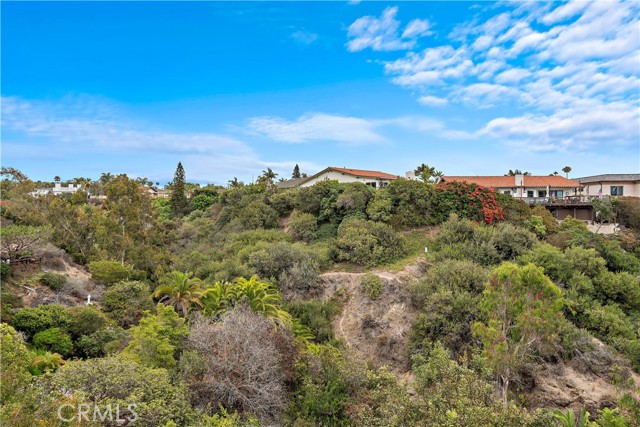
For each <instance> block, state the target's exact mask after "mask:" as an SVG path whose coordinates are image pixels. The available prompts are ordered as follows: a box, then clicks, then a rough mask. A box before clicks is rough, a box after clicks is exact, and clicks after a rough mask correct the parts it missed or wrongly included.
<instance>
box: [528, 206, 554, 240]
mask: <svg viewBox="0 0 640 427" xmlns="http://www.w3.org/2000/svg"><path fill="white" fill-rule="evenodd" d="M533 216H537V217H540V219H542V224H543V225H544V228H545V234H555V233H557V232H558V220H557V219H556V218H555V217H554V216H553V214H552V213H551V212H550V211H549V209H547V208H545V207H544V206H540V205H536V206H534V207H533V209H531V217H532V218H533Z"/></svg>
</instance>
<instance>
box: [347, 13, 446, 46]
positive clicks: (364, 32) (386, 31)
mask: <svg viewBox="0 0 640 427" xmlns="http://www.w3.org/2000/svg"><path fill="white" fill-rule="evenodd" d="M397 13H398V8H397V7H388V8H386V9H385V10H384V11H383V12H382V15H381V16H380V17H379V18H378V17H375V16H363V17H361V18H358V19H356V20H355V21H354V22H353V23H352V24H351V25H350V26H349V32H348V35H349V37H350V38H351V40H349V42H348V43H347V49H348V50H349V51H351V52H358V51H361V50H364V49H367V48H370V49H372V50H376V51H390V50H405V49H411V48H413V47H414V46H415V45H416V43H417V40H418V38H420V37H424V36H427V35H430V34H433V32H432V31H431V30H430V28H431V24H430V23H429V21H428V20H426V19H414V20H413V21H411V22H409V24H407V26H406V27H405V28H404V30H403V31H402V33H401V32H400V21H398V20H397V19H396V14H397Z"/></svg>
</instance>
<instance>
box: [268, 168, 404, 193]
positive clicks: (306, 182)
mask: <svg viewBox="0 0 640 427" xmlns="http://www.w3.org/2000/svg"><path fill="white" fill-rule="evenodd" d="M398 178H400V176H398V175H392V174H390V173H386V172H380V171H372V170H364V169H349V168H337V167H333V166H330V167H328V168H326V169H323V170H321V171H320V172H318V173H316V174H314V175H311V176H308V177H305V178H294V179H289V180H286V181H281V182H278V183H276V184H275V185H276V187H277V188H299V187H311V186H312V185H314V184H317V183H318V182H322V181H338V182H340V183H347V182H361V183H363V184H365V185H369V186H371V187H373V188H384V187H386V186H387V185H389V183H390V182H391V181H393V180H394V179H398Z"/></svg>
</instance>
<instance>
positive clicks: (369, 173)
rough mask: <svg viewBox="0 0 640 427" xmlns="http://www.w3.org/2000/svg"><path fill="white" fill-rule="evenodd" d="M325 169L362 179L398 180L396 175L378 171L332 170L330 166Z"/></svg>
mask: <svg viewBox="0 0 640 427" xmlns="http://www.w3.org/2000/svg"><path fill="white" fill-rule="evenodd" d="M327 169H329V170H334V171H336V172H342V173H346V174H347V175H353V176H359V177H362V178H384V179H398V178H400V177H399V176H398V175H391V174H390V173H385V172H380V171H368V170H363V169H347V168H334V167H332V166H330V167H328V168H327ZM325 170H326V169H325Z"/></svg>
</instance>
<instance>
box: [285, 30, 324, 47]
mask: <svg viewBox="0 0 640 427" xmlns="http://www.w3.org/2000/svg"><path fill="white" fill-rule="evenodd" d="M291 38H292V39H293V40H295V42H296V43H299V44H302V45H310V44H312V43H313V42H315V41H316V40H318V35H317V34H316V33H312V32H311V31H307V30H297V31H294V32H293V33H291Z"/></svg>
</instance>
